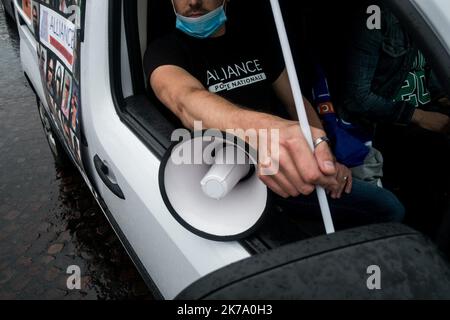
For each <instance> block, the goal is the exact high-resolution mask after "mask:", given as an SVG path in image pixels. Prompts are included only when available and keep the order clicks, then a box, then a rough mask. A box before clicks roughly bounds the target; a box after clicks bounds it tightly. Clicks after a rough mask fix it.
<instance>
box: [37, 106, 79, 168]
mask: <svg viewBox="0 0 450 320" xmlns="http://www.w3.org/2000/svg"><path fill="white" fill-rule="evenodd" d="M37 105H38V110H39V117H40V118H41V122H42V126H43V128H44V133H45V137H46V139H47V142H48V145H49V147H50V151H51V152H52V155H53V158H54V160H55V164H56V166H57V167H60V168H66V167H69V166H71V165H72V162H71V160H70V158H69V156H68V155H67V153H66V150H65V148H64V146H63V145H62V144H61V141H60V140H59V137H58V135H57V133H55V131H54V130H53V127H52V125H51V122H50V121H51V120H50V119H49V117H48V115H47V112H46V111H45V108H44V106H43V105H42V102H41V101H40V100H39V99H37Z"/></svg>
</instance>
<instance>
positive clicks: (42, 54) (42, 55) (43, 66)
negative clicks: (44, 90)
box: [38, 46, 47, 79]
mask: <svg viewBox="0 0 450 320" xmlns="http://www.w3.org/2000/svg"><path fill="white" fill-rule="evenodd" d="M38 58H39V71H40V72H41V75H42V78H43V79H45V78H46V76H45V74H46V72H47V49H45V48H44V47H43V46H39V47H38Z"/></svg>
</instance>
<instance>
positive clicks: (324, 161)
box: [259, 120, 337, 198]
mask: <svg viewBox="0 0 450 320" xmlns="http://www.w3.org/2000/svg"><path fill="white" fill-rule="evenodd" d="M271 128H272V129H279V130H280V145H279V159H274V155H273V154H269V155H264V154H262V155H260V168H259V169H260V170H259V177H260V179H261V180H262V181H263V182H264V183H265V184H266V185H267V186H268V187H269V188H270V189H271V190H272V191H274V192H275V193H277V194H278V195H280V196H282V197H284V198H288V197H297V196H299V195H300V194H303V195H309V194H311V193H312V192H313V191H314V190H315V186H316V185H320V186H323V187H325V188H326V189H332V188H336V187H337V181H336V174H337V171H336V166H335V161H334V157H333V154H332V153H331V151H330V148H329V146H328V145H327V144H326V143H322V144H320V145H319V146H318V147H317V149H316V150H315V152H314V153H313V152H312V151H311V149H310V147H309V145H308V143H307V141H306V139H305V137H304V136H303V134H302V132H301V129H300V125H299V123H298V122H295V121H287V120H280V121H277V123H273V124H272V125H271ZM312 133H313V137H315V138H318V137H320V136H324V132H323V131H322V130H320V129H314V128H312ZM269 146H270V144H269ZM269 153H270V152H269ZM275 161H278V165H279V171H278V172H276V173H275V174H274V175H262V174H261V172H262V171H263V170H262V169H267V168H268V167H270V166H271V165H272V164H273V163H274V162H275Z"/></svg>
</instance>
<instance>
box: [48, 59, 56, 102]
mask: <svg viewBox="0 0 450 320" xmlns="http://www.w3.org/2000/svg"><path fill="white" fill-rule="evenodd" d="M46 79H47V90H48V94H49V95H50V96H51V97H52V98H54V97H55V58H53V57H48V64H47V77H46Z"/></svg>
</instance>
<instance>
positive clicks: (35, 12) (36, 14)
mask: <svg viewBox="0 0 450 320" xmlns="http://www.w3.org/2000/svg"><path fill="white" fill-rule="evenodd" d="M32 17H33V30H32V31H33V32H34V35H35V37H36V40H38V39H39V4H38V3H37V2H36V1H34V2H33V9H32Z"/></svg>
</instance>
